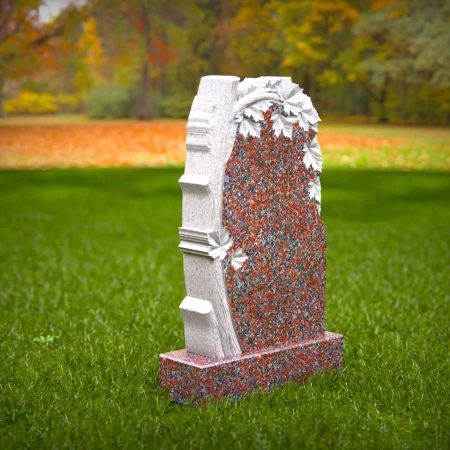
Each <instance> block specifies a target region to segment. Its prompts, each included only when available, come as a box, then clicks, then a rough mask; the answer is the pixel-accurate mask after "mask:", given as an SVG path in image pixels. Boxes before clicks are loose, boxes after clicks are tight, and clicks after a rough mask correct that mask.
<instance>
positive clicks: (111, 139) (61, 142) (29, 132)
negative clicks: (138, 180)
mask: <svg viewBox="0 0 450 450" xmlns="http://www.w3.org/2000/svg"><path fill="white" fill-rule="evenodd" d="M185 139H186V129H185V125H184V124H183V123H179V122H165V121H164V122H162V121H161V122H157V121H155V122H150V123H140V122H129V123H127V122H121V123H117V124H115V123H105V124H99V123H92V124H86V125H41V126H5V127H1V128H0V167H1V168H45V167H90V166H98V167H109V166H137V167H139V166H148V167H158V166H164V165H167V164H179V163H182V162H183V161H184V158H185V146H184V141H185Z"/></svg>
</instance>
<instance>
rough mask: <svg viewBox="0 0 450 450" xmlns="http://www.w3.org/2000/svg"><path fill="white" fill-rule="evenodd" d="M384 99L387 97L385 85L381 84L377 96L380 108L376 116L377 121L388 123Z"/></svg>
mask: <svg viewBox="0 0 450 450" xmlns="http://www.w3.org/2000/svg"><path fill="white" fill-rule="evenodd" d="M386 99H387V86H386V85H383V88H382V90H381V94H380V96H379V97H378V106H379V108H380V115H379V117H378V122H380V123H388V122H389V118H388V115H387V109H386Z"/></svg>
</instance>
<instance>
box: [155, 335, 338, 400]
mask: <svg viewBox="0 0 450 450" xmlns="http://www.w3.org/2000/svg"><path fill="white" fill-rule="evenodd" d="M342 353H343V352H342V336H340V335H338V334H334V333H328V332H325V333H324V335H323V336H322V337H320V338H315V339H308V340H305V341H301V342H298V343H296V344H294V345H281V346H278V347H276V348H272V349H267V350H263V351H259V352H251V353H244V354H241V355H238V356H232V357H227V358H223V359H215V360H212V359H209V358H207V357H205V356H199V355H194V354H193V353H189V352H187V351H186V350H178V351H176V352H171V353H165V354H163V355H160V365H159V379H160V382H161V385H162V386H165V387H167V388H168V389H169V393H170V395H171V397H172V399H173V400H175V401H176V402H180V403H186V402H188V401H189V400H191V399H192V400H194V402H197V403H198V402H202V401H205V400H207V399H208V398H211V397H214V398H221V397H231V398H238V397H240V396H242V395H243V394H245V393H246V392H249V391H251V390H254V389H257V388H264V389H267V390H269V389H270V388H272V387H273V386H276V385H279V384H283V383H288V382H290V381H296V382H298V383H305V382H306V381H307V380H308V378H309V377H310V376H312V375H314V374H315V373H317V372H322V371H324V370H327V369H331V368H334V369H337V368H340V367H341V366H342Z"/></svg>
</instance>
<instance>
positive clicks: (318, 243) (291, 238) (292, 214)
mask: <svg viewBox="0 0 450 450" xmlns="http://www.w3.org/2000/svg"><path fill="white" fill-rule="evenodd" d="M271 109H273V107H272V108H271ZM271 125H272V123H271V112H270V111H268V112H266V113H264V121H263V122H262V123H261V137H260V138H259V139H244V138H243V137H242V136H240V135H237V136H236V142H235V145H234V148H233V151H232V153H231V156H230V159H229V160H228V162H227V164H226V167H225V181H224V191H223V225H224V227H225V228H226V229H227V230H228V232H229V233H230V235H231V236H232V238H233V247H232V248H231V249H230V253H232V251H233V250H234V249H238V248H241V249H242V250H243V252H244V253H245V254H246V255H247V256H248V259H247V260H246V261H245V262H244V263H243V266H242V268H240V269H238V270H235V269H234V267H233V265H232V264H231V261H230V258H228V259H227V260H225V265H226V266H225V273H226V284H227V292H228V297H229V299H230V306H231V314H232V317H233V322H234V325H235V328H236V331H237V334H238V337H239V340H240V342H241V346H242V349H243V351H244V352H249V351H254V350H261V349H264V348H268V347H273V346H275V345H281V344H289V343H292V342H297V341H300V340H302V339H307V338H315V337H319V336H321V335H323V333H324V331H325V233H326V232H325V225H324V224H323V222H322V219H321V218H320V215H319V212H318V209H317V206H316V205H315V203H314V201H312V200H311V199H310V198H309V192H308V186H309V183H310V182H311V181H312V180H313V179H314V178H315V177H316V174H315V171H314V170H313V169H312V168H309V169H306V168H305V165H304V163H303V156H304V153H303V152H302V148H303V146H304V144H305V142H306V141H309V140H310V139H311V138H312V137H313V136H314V133H313V132H312V131H311V132H310V134H309V135H308V134H306V133H305V132H304V131H303V130H301V129H300V128H299V127H298V124H294V127H293V128H294V131H293V136H292V137H293V139H289V138H287V137H285V136H279V137H278V138H276V137H275V136H274V131H273V129H272V126H271Z"/></svg>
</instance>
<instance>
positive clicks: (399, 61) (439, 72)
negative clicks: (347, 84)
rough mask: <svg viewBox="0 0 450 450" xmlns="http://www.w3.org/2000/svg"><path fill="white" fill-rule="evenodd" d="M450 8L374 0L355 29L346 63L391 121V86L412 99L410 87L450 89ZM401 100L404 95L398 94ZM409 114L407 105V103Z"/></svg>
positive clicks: (434, 0) (421, 0) (416, 0)
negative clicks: (389, 102) (389, 108)
mask: <svg viewBox="0 0 450 450" xmlns="http://www.w3.org/2000/svg"><path fill="white" fill-rule="evenodd" d="M449 18H450V5H448V3H447V2H444V1H439V0H431V1H429V0H411V1H409V2H404V1H395V0H392V1H389V0H382V1H380V0H373V1H372V2H371V9H370V11H368V12H366V13H364V14H362V15H361V20H360V21H359V22H358V23H356V24H355V25H354V26H353V33H354V36H355V39H354V40H353V45H352V46H350V47H349V48H348V49H347V50H346V52H344V54H343V55H341V58H340V62H341V65H342V67H344V69H345V70H346V72H347V76H348V79H349V80H350V81H356V82H359V83H361V84H362V85H363V86H364V88H365V89H366V91H367V92H368V93H369V94H370V96H371V97H372V99H373V100H374V101H375V103H376V104H377V105H378V119H379V121H381V122H386V121H388V111H387V100H388V94H389V88H390V87H394V86H395V87H396V89H397V90H398V91H399V92H400V95H401V96H402V98H403V99H405V100H406V99H407V92H408V88H409V87H410V86H414V85H422V87H427V86H431V87H433V88H446V87H449V86H450V75H449V73H450V46H449V42H450V29H449V26H448V21H449ZM394 95H395V96H398V95H399V94H398V93H394ZM403 110H404V114H405V115H407V105H406V104H405V103H404V102H403Z"/></svg>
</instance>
